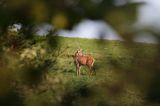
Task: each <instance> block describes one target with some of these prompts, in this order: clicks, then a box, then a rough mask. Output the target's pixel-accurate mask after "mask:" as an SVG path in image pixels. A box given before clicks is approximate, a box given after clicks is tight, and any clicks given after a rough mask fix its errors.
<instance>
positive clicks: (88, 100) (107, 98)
mask: <svg viewBox="0 0 160 106" xmlns="http://www.w3.org/2000/svg"><path fill="white" fill-rule="evenodd" d="M117 1H121V2H125V3H124V4H119V5H118V4H116V3H117ZM139 5H142V3H135V2H131V0H0V106H23V105H25V106H45V105H47V106H82V105H83V106H90V105H93V106H108V105H117V104H118V105H122V106H124V105H133V106H135V105H144V106H145V105H146V104H151V105H153V104H159V98H160V78H159V76H158V75H159V70H160V67H159V59H160V55H159V53H160V49H159V45H158V44H155V45H149V44H136V43H133V42H132V41H133V38H134V36H135V34H137V33H139V32H149V33H151V34H153V35H154V36H156V38H157V39H158V40H160V39H159V38H160V37H159V35H160V32H159V31H157V30H156V31H155V30H154V28H153V29H152V28H144V29H136V28H134V27H133V24H134V23H135V21H136V19H137V9H138V6H139ZM86 18H89V19H92V20H96V19H102V20H104V21H105V22H106V23H108V24H109V25H111V26H112V27H113V29H115V31H116V32H117V33H118V34H119V35H120V36H121V37H122V38H124V40H126V41H127V42H118V41H117V42H114V41H113V42H109V41H105V40H87V39H85V40H84V39H67V38H62V37H58V36H56V34H57V33H56V32H57V31H59V30H61V29H72V27H73V26H74V25H75V24H77V23H78V22H80V21H81V20H82V19H86ZM42 23H49V24H52V25H53V27H54V28H53V30H51V31H50V32H49V33H48V35H47V36H45V37H40V36H37V35H35V30H34V29H35V27H36V26H38V25H40V24H42ZM14 24H21V28H20V29H17V31H16V30H15V28H14ZM53 35H54V36H53ZM99 38H103V36H99ZM77 42H81V43H80V45H78V44H77ZM78 46H79V47H82V48H83V49H84V52H85V53H90V54H92V55H94V56H95V59H96V63H95V65H96V70H97V73H98V75H97V76H95V77H87V75H86V73H87V72H86V70H85V69H86V68H85V67H84V68H82V74H83V75H82V77H79V78H78V77H76V76H75V74H74V73H75V69H74V64H73V60H72V58H70V56H71V55H72V53H74V52H75V51H74V50H76V49H77V47H78Z"/></svg>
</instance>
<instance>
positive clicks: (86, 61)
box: [72, 49, 96, 76]
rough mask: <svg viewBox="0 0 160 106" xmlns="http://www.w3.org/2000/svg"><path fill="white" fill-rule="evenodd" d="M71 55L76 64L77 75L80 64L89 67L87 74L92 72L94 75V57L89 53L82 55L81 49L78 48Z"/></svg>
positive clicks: (78, 74)
mask: <svg viewBox="0 0 160 106" xmlns="http://www.w3.org/2000/svg"><path fill="white" fill-rule="evenodd" d="M72 57H73V60H74V63H75V65H76V73H77V76H80V68H81V66H87V67H88V68H89V76H91V75H92V74H93V72H94V73H95V75H96V72H95V68H94V62H95V59H94V58H93V57H92V56H91V55H84V54H83V53H82V49H78V50H77V51H76V52H75V54H74V55H72Z"/></svg>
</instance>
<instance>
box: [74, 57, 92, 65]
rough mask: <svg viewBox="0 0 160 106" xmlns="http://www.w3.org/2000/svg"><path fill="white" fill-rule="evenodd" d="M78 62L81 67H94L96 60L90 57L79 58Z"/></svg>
mask: <svg viewBox="0 0 160 106" xmlns="http://www.w3.org/2000/svg"><path fill="white" fill-rule="evenodd" d="M77 60H78V62H79V63H80V64H81V65H91V66H92V65H93V64H94V58H93V57H92V56H89V55H83V56H78V57H77Z"/></svg>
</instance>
